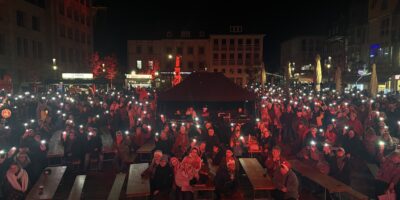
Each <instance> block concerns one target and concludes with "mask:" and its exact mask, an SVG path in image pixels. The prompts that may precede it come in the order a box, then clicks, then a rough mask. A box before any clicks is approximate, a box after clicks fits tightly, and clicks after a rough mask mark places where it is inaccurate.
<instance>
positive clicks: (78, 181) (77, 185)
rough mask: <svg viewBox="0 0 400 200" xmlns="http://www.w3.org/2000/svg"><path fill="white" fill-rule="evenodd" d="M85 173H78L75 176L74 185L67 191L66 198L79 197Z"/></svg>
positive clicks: (76, 198)
mask: <svg viewBox="0 0 400 200" xmlns="http://www.w3.org/2000/svg"><path fill="white" fill-rule="evenodd" d="M85 180H86V175H78V176H76V178H75V182H74V185H73V186H72V189H71V192H70V193H69V196H68V200H78V199H81V196H82V189H83V185H84V184H85Z"/></svg>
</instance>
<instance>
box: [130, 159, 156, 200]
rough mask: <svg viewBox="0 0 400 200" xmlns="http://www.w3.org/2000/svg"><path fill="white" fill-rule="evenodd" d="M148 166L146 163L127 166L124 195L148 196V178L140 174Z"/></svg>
mask: <svg viewBox="0 0 400 200" xmlns="http://www.w3.org/2000/svg"><path fill="white" fill-rule="evenodd" d="M148 167H149V164H148V163H139V164H131V166H130V168H129V177H128V184H127V188H126V197H145V196H150V180H149V179H148V178H142V176H141V174H142V172H144V170H146V169H147V168H148Z"/></svg>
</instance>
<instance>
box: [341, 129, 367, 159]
mask: <svg viewBox="0 0 400 200" xmlns="http://www.w3.org/2000/svg"><path fill="white" fill-rule="evenodd" d="M342 146H343V148H344V149H346V150H347V152H348V153H349V154H350V155H352V156H354V157H360V155H362V153H363V151H364V150H363V145H362V141H361V139H360V138H359V137H357V136H356V133H355V131H354V130H353V129H350V130H349V131H348V132H347V134H346V136H345V137H344V139H343V141H342Z"/></svg>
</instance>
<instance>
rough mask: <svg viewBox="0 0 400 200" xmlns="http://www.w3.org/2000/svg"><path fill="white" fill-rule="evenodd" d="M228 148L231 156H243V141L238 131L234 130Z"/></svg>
mask: <svg viewBox="0 0 400 200" xmlns="http://www.w3.org/2000/svg"><path fill="white" fill-rule="evenodd" d="M229 146H230V147H231V148H232V150H233V154H234V155H235V156H236V157H241V156H243V151H244V146H245V141H244V138H243V136H241V135H240V130H236V131H235V133H234V134H233V135H232V136H231V140H230V144H229Z"/></svg>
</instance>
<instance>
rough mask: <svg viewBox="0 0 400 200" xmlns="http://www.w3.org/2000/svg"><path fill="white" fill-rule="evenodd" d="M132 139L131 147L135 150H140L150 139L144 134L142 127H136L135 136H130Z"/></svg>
mask: <svg viewBox="0 0 400 200" xmlns="http://www.w3.org/2000/svg"><path fill="white" fill-rule="evenodd" d="M129 136H130V139H131V141H132V142H131V145H132V148H133V149H134V150H137V149H139V148H140V147H141V146H143V144H144V143H145V142H146V140H147V139H148V138H147V137H146V135H145V134H144V131H143V128H142V127H141V126H138V127H136V129H135V134H131V135H129Z"/></svg>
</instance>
